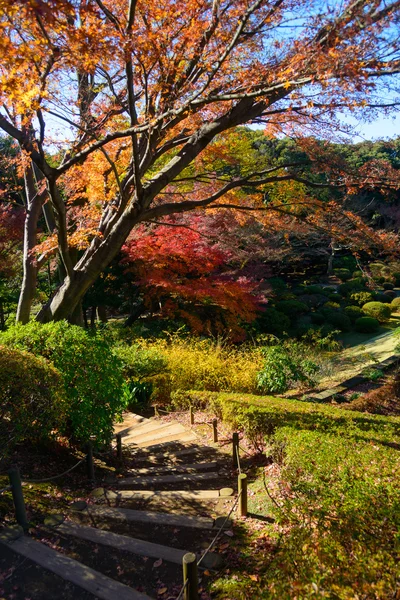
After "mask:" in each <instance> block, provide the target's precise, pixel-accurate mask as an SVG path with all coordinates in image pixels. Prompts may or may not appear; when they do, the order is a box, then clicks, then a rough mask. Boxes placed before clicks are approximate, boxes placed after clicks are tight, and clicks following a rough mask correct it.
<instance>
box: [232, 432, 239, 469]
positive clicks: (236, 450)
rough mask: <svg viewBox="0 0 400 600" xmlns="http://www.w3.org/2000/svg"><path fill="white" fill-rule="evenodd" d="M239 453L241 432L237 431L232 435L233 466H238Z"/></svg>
mask: <svg viewBox="0 0 400 600" xmlns="http://www.w3.org/2000/svg"><path fill="white" fill-rule="evenodd" d="M238 454H239V434H238V433H237V432H235V433H234V434H233V436H232V459H233V467H234V468H235V469H237V468H238Z"/></svg>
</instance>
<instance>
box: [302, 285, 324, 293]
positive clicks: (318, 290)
mask: <svg viewBox="0 0 400 600" xmlns="http://www.w3.org/2000/svg"><path fill="white" fill-rule="evenodd" d="M305 293H306V294H323V293H324V290H323V288H322V287H321V286H320V285H308V286H307V287H306V288H305Z"/></svg>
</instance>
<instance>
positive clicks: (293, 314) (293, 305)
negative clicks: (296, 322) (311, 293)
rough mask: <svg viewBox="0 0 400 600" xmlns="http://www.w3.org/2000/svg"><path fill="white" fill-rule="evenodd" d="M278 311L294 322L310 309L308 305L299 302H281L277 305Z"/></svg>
mask: <svg viewBox="0 0 400 600" xmlns="http://www.w3.org/2000/svg"><path fill="white" fill-rule="evenodd" d="M276 310H278V311H279V312H280V313H283V314H284V315H286V316H287V317H289V319H292V320H293V319H296V318H297V317H298V316H299V315H301V314H303V313H305V312H308V311H309V310H310V309H309V308H308V306H307V304H304V302H299V301H298V300H281V301H280V302H277V303H276Z"/></svg>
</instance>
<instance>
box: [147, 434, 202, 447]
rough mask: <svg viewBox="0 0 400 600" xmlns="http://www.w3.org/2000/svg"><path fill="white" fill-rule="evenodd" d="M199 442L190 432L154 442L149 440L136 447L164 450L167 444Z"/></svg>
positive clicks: (168, 436)
mask: <svg viewBox="0 0 400 600" xmlns="http://www.w3.org/2000/svg"><path fill="white" fill-rule="evenodd" d="M195 440H197V435H196V434H194V433H192V432H191V431H188V432H186V433H173V434H171V435H166V436H164V437H160V438H157V439H156V438H153V439H152V440H148V441H147V442H139V443H137V444H136V445H137V446H138V447H139V448H148V449H150V450H151V449H155V448H157V449H160V450H161V449H163V448H165V446H166V444H169V443H176V442H194V441H195Z"/></svg>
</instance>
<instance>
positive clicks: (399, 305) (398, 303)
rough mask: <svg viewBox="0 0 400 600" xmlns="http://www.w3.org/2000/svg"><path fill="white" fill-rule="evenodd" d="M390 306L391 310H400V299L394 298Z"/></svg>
mask: <svg viewBox="0 0 400 600" xmlns="http://www.w3.org/2000/svg"><path fill="white" fill-rule="evenodd" d="M390 306H391V307H392V310H396V311H398V310H400V297H397V298H394V299H393V300H392V301H391V303H390Z"/></svg>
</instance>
